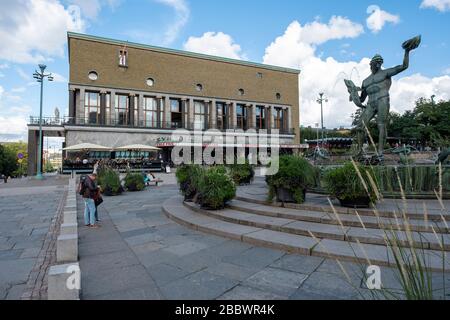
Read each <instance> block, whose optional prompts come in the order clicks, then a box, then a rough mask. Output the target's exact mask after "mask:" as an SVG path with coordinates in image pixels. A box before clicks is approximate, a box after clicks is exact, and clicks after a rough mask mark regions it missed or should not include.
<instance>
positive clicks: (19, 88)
mask: <svg viewBox="0 0 450 320" xmlns="http://www.w3.org/2000/svg"><path fill="white" fill-rule="evenodd" d="M25 90H26V88H25V87H18V88H12V89H11V92H14V93H22V92H25Z"/></svg>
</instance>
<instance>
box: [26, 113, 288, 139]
mask: <svg viewBox="0 0 450 320" xmlns="http://www.w3.org/2000/svg"><path fill="white" fill-rule="evenodd" d="M28 124H29V125H39V117H30V121H29V123H28ZM42 125H43V126H64V125H76V126H91V127H116V128H137V129H166V130H175V129H182V128H183V123H182V122H173V121H149V122H147V121H143V120H140V121H136V122H135V123H132V124H130V123H129V121H123V120H120V119H119V120H117V119H111V120H107V121H105V123H102V122H101V121H97V119H91V118H85V117H77V118H74V117H59V118H57V117H42ZM186 129H187V130H194V129H198V130H207V129H209V128H208V126H206V125H205V124H204V123H203V122H201V123H197V122H194V123H191V125H190V126H188V127H186ZM230 129H231V130H232V129H233V128H228V129H223V130H221V131H226V130H230ZM235 129H236V130H238V129H240V128H235ZM278 130H279V133H280V134H283V135H294V134H295V129H278ZM256 131H257V132H259V129H256ZM270 132H271V129H268V130H267V133H270Z"/></svg>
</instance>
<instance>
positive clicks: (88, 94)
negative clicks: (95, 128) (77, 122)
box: [84, 91, 101, 124]
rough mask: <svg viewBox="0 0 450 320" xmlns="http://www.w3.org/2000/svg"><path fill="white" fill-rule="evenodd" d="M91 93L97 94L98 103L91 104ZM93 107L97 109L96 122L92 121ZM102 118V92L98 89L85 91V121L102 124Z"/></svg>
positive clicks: (86, 122)
mask: <svg viewBox="0 0 450 320" xmlns="http://www.w3.org/2000/svg"><path fill="white" fill-rule="evenodd" d="M91 95H97V99H96V100H97V105H95V106H94V105H93V104H91ZM91 108H95V109H97V110H96V119H95V122H91ZM100 119H101V101H100V92H97V91H85V92H84V123H85V124H100Z"/></svg>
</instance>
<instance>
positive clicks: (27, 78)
mask: <svg viewBox="0 0 450 320" xmlns="http://www.w3.org/2000/svg"><path fill="white" fill-rule="evenodd" d="M16 71H17V74H18V75H19V77H21V78H22V79H23V80H25V81H30V80H31V79H32V76H31V74H28V73H26V72H25V71H23V69H22V68H19V67H18V68H16Z"/></svg>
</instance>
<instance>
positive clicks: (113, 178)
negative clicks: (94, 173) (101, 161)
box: [98, 168, 123, 195]
mask: <svg viewBox="0 0 450 320" xmlns="http://www.w3.org/2000/svg"><path fill="white" fill-rule="evenodd" d="M98 184H99V185H100V186H101V188H102V190H103V193H104V194H105V195H118V194H121V193H122V191H123V190H122V186H121V184H120V177H119V174H118V173H117V172H116V171H114V170H112V169H109V168H105V169H102V170H100V172H99V174H98Z"/></svg>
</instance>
